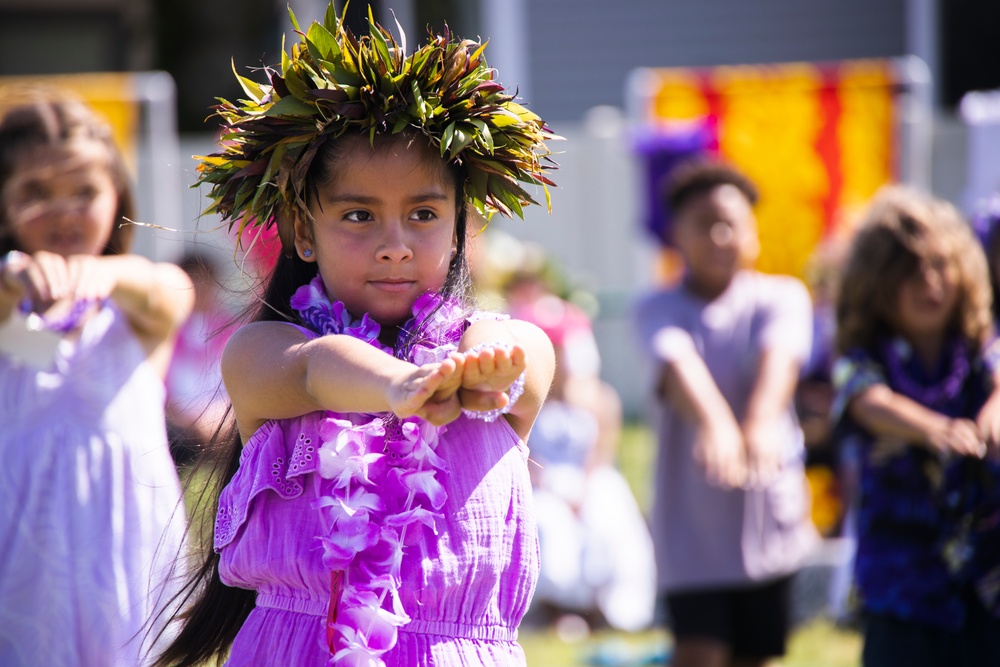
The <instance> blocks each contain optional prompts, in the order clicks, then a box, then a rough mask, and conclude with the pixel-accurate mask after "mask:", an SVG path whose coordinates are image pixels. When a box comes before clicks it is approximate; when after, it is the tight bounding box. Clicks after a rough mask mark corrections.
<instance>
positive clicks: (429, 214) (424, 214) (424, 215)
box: [411, 208, 437, 222]
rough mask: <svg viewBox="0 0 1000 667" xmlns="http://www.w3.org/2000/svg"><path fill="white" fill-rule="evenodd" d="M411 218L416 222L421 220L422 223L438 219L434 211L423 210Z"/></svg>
mask: <svg viewBox="0 0 1000 667" xmlns="http://www.w3.org/2000/svg"><path fill="white" fill-rule="evenodd" d="M411 217H412V218H414V219H415V220H420V221H422V222H428V221H430V220H434V219H435V218H436V217H437V214H436V213H434V211H432V210H430V209H427V208H422V209H420V210H418V211H414V212H413V215H412V216H411Z"/></svg>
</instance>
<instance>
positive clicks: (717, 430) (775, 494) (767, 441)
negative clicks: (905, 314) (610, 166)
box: [635, 160, 816, 667]
mask: <svg viewBox="0 0 1000 667" xmlns="http://www.w3.org/2000/svg"><path fill="white" fill-rule="evenodd" d="M665 198H666V202H667V204H668V206H669V208H670V209H671V211H672V214H673V220H672V229H671V230H670V235H671V239H670V241H671V242H672V243H673V245H674V246H675V247H676V248H677V249H678V250H679V251H680V253H681V255H682V257H683V259H684V262H685V267H686V270H685V274H684V278H683V281H682V283H681V284H680V285H678V286H676V287H673V288H668V289H663V290H660V291H656V292H653V293H651V294H649V295H646V296H645V297H643V298H642V299H641V300H640V301H639V302H638V304H637V307H636V313H635V316H636V326H637V330H638V334H639V337H640V339H641V341H642V344H643V346H644V348H645V351H646V354H648V355H649V358H650V359H651V360H652V361H654V362H655V364H656V366H657V371H656V375H655V378H656V386H655V399H656V401H655V403H656V408H657V415H656V416H657V438H658V441H659V455H658V461H657V465H656V473H655V498H654V506H653V512H652V530H653V538H654V543H655V547H656V559H657V569H658V585H659V589H660V592H661V594H662V595H664V596H665V598H666V603H667V606H668V609H669V612H670V618H671V622H672V630H673V633H674V636H675V638H676V653H675V657H674V662H673V663H672V664H674V665H675V667H685V666H688V665H727V664H728V665H732V664H740V665H765V664H767V662H768V660H770V659H771V658H773V657H776V656H780V655H782V654H783V653H784V649H785V640H786V637H787V632H788V618H787V616H788V593H789V580H790V577H791V575H792V574H793V573H794V572H795V571H796V570H797V569H798V568H799V567H800V565H801V563H802V561H803V559H804V557H805V556H806V555H807V553H808V552H809V550H810V549H811V548H812V547H813V545H814V544H815V541H816V533H815V530H814V529H813V527H812V524H811V522H810V520H809V502H808V495H807V487H806V482H805V476H804V470H803V457H804V450H803V442H802V433H801V430H800V429H799V425H798V421H797V419H796V416H795V411H794V405H793V402H792V395H793V391H794V388H795V385H796V382H797V380H798V375H799V369H800V367H801V365H802V364H803V363H804V362H805V361H806V359H807V358H808V355H809V350H810V339H811V325H812V318H811V302H810V298H809V294H808V292H807V290H806V289H805V287H804V285H802V284H801V283H800V282H799V281H797V280H795V279H793V278H790V277H784V276H774V275H766V274H762V273H759V272H756V271H753V270H751V269H749V268H747V267H749V266H750V265H751V264H752V263H753V261H754V260H755V259H756V256H757V253H758V249H759V246H758V240H757V230H756V222H755V219H754V215H753V205H754V204H755V203H756V200H757V192H756V189H755V187H754V186H753V184H752V183H750V181H749V180H748V179H747V178H746V177H745V176H743V175H742V174H741V173H739V172H738V171H736V170H735V169H733V168H732V167H730V166H728V165H725V164H723V163H721V162H715V161H707V160H699V161H696V162H691V163H687V164H684V165H682V166H681V167H679V168H678V169H677V170H676V171H675V172H674V173H673V175H672V176H671V177H670V179H669V181H668V183H667V187H666V190H665Z"/></svg>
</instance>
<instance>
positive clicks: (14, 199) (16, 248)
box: [0, 98, 194, 667]
mask: <svg viewBox="0 0 1000 667" xmlns="http://www.w3.org/2000/svg"><path fill="white" fill-rule="evenodd" d="M130 193H131V190H130V187H129V185H128V175H127V172H126V169H125V166H124V163H123V161H122V158H121V156H120V155H119V153H118V151H117V149H116V147H115V145H114V143H113V140H112V138H111V134H110V130H109V128H108V127H107V126H106V125H105V124H104V123H103V122H101V121H99V120H98V119H97V117H96V116H95V115H94V114H93V113H92V112H91V111H90V110H89V109H88V108H87V107H85V106H84V105H82V104H80V103H77V102H72V101H66V100H61V99H47V98H46V99H39V100H38V101H35V102H32V103H26V104H24V105H23V106H18V107H14V108H12V109H10V110H9V111H8V112H7V113H6V115H5V116H4V117H3V119H2V121H0V253H6V254H5V255H4V259H3V262H2V265H0V324H2V326H3V329H4V331H5V333H6V334H9V335H10V336H11V337H13V338H5V339H4V340H5V341H6V342H8V343H11V344H10V345H9V346H5V347H4V350H3V352H0V397H2V400H0V423H2V424H3V427H2V428H0V545H2V546H0V664H2V665H4V666H5V667H8V666H9V667H17V666H21V665H23V666H25V667H29V666H36V665H55V666H69V665H101V666H109V665H110V666H116V665H129V666H132V665H139V664H144V659H145V658H146V657H147V656H148V655H149V652H150V650H152V649H153V647H152V646H151V644H150V638H151V637H156V636H157V635H160V634H161V633H162V631H163V623H162V622H163V620H164V618H165V616H166V614H163V613H162V612H163V606H162V605H163V603H164V600H166V599H168V598H169V597H170V596H171V595H172V594H173V590H172V587H171V581H172V575H173V569H174V568H175V558H176V556H177V554H178V552H179V551H180V549H181V542H182V537H183V533H184V519H185V517H184V507H183V504H182V503H181V491H180V484H179V482H178V478H177V474H176V472H175V471H174V466H173V464H172V463H171V460H170V454H169V452H168V449H167V434H166V429H165V426H164V407H163V406H164V388H163V380H164V377H165V376H166V373H167V366H168V364H169V362H170V355H171V352H172V351H173V345H174V337H175V336H176V333H177V330H178V328H179V327H180V325H181V323H182V322H183V321H184V319H185V318H186V317H187V315H188V313H189V312H190V311H191V304H192V301H193V298H194V294H193V290H192V289H191V281H190V280H189V279H188V278H187V276H186V275H185V273H184V272H183V271H181V270H180V269H179V268H178V267H176V266H174V265H173V264H166V263H154V262H151V261H149V260H148V259H146V258H144V257H140V256H138V255H132V254H129V252H128V251H129V247H130V242H131V236H132V230H133V227H131V226H128V225H125V224H123V222H124V221H125V218H126V217H127V216H129V217H131V216H132V215H133V213H132V210H131V207H132V198H131V194H130ZM26 325H27V327H26ZM18 330H20V332H21V333H20V339H18V338H17V336H16V333H17V331H18ZM26 332H27V333H26ZM16 340H20V341H21V343H22V344H14V342H12V341H16ZM47 340H55V341H56V343H55V344H54V345H53V347H52V348H51V355H50V357H49V358H48V359H40V358H38V355H37V352H38V349H39V348H40V347H42V346H45V345H46V341H47ZM150 623H152V625H149V624H150ZM162 634H163V636H169V633H162Z"/></svg>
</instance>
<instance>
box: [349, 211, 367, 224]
mask: <svg viewBox="0 0 1000 667" xmlns="http://www.w3.org/2000/svg"><path fill="white" fill-rule="evenodd" d="M344 218H345V219H346V220H350V221H351V222H370V221H371V220H372V214H371V213H369V212H368V211H350V212H349V213H348V214H347V215H345V216H344Z"/></svg>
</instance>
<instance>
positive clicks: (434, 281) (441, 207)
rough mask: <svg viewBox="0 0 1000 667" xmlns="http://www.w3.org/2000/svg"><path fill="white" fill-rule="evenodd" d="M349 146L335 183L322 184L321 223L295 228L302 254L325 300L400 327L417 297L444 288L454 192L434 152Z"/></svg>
mask: <svg viewBox="0 0 1000 667" xmlns="http://www.w3.org/2000/svg"><path fill="white" fill-rule="evenodd" d="M350 141H351V145H350V146H348V147H347V149H346V151H345V152H344V156H343V158H341V159H340V160H339V161H338V164H337V166H336V167H335V169H334V172H335V173H334V174H333V177H332V178H331V179H328V182H326V183H318V184H317V193H316V196H315V197H314V201H312V202H310V205H309V211H310V213H312V216H313V219H314V221H315V222H313V223H310V222H308V221H305V220H302V219H301V217H300V218H298V219H297V220H296V222H295V237H296V238H295V245H296V251H297V252H298V254H299V257H301V258H302V259H304V260H306V261H315V262H317V263H318V264H319V273H320V275H321V276H322V278H323V284H324V286H325V287H326V291H327V294H328V295H329V296H330V297H331V298H332V299H337V300H339V301H343V302H344V305H345V306H346V307H347V309H348V310H349V311H350V312H351V313H352V314H353V315H355V316H360V315H362V314H363V313H366V312H367V313H368V314H369V315H370V316H371V317H373V318H374V319H375V321H376V322H378V323H379V324H381V325H383V326H397V325H400V324H402V323H403V322H405V321H406V320H408V319H409V318H410V317H411V314H412V313H411V307H412V305H413V303H414V301H416V299H417V297H418V296H420V295H421V294H423V293H424V292H427V291H433V292H436V291H438V290H439V289H440V288H441V286H442V285H444V282H445V278H446V277H447V275H448V266H449V263H450V261H451V257H452V253H453V252H454V250H455V247H456V242H457V240H456V233H455V224H456V217H457V212H458V211H457V202H456V193H455V186H454V183H453V182H451V180H450V179H449V175H448V173H447V171H446V169H445V166H444V163H443V162H442V161H441V160H440V159H439V158H438V157H437V156H436V155H434V154H433V153H431V152H429V151H428V150H425V149H415V148H412V147H411V148H407V147H406V146H405V145H404V144H403V143H402V142H400V141H395V142H393V141H390V142H387V143H386V144H382V145H379V146H377V147H376V148H372V147H371V145H370V144H368V143H367V141H366V140H350ZM306 249H310V250H312V252H313V254H312V256H311V257H308V258H307V257H306V256H305V253H304V251H305V250H306Z"/></svg>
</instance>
